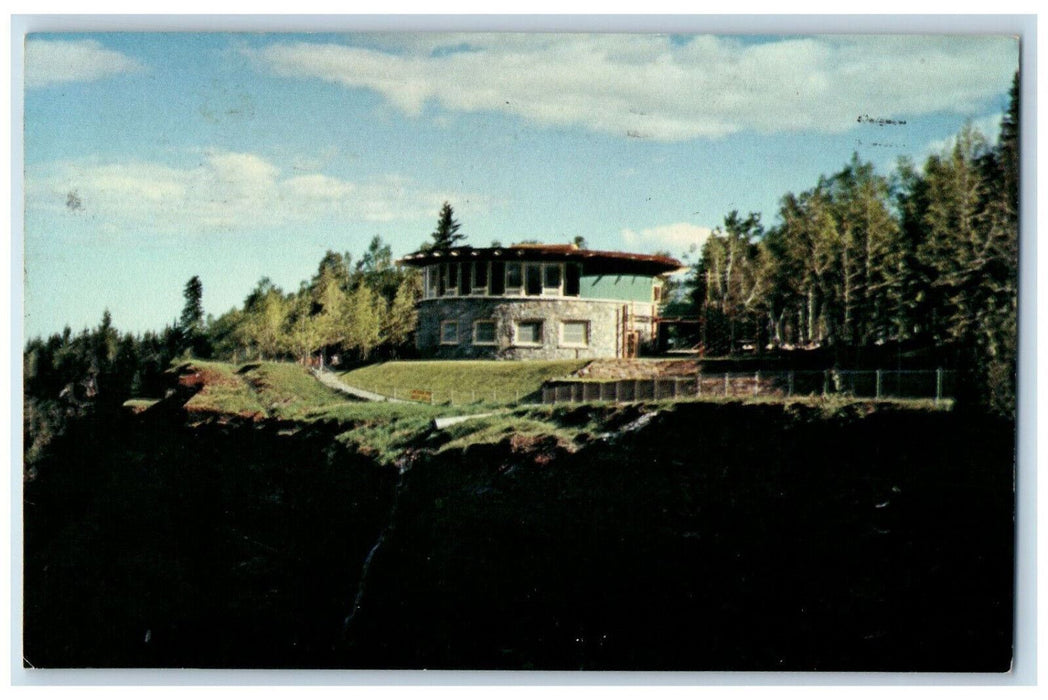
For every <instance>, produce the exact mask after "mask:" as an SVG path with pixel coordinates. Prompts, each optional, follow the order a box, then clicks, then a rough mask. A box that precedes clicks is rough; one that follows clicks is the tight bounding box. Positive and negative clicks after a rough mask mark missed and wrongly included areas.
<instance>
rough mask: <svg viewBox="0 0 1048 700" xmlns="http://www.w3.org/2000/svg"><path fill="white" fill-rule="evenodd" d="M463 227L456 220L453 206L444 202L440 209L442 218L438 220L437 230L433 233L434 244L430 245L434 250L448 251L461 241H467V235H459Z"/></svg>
mask: <svg viewBox="0 0 1048 700" xmlns="http://www.w3.org/2000/svg"><path fill="white" fill-rule="evenodd" d="M461 226H462V224H460V223H459V222H458V221H456V220H455V210H454V209H452V208H451V204H449V203H448V202H444V206H442V207H441V208H440V216H439V217H438V218H437V228H436V230H434V231H433V234H432V235H433V242H432V243H431V244H430V248H431V249H432V250H447V249H448V248H451V247H453V246H454V245H455V244H456V243H458V242H459V241H463V240H465V239H466V236H465V234H462V233H459V232H458V230H459V228H460V227H461Z"/></svg>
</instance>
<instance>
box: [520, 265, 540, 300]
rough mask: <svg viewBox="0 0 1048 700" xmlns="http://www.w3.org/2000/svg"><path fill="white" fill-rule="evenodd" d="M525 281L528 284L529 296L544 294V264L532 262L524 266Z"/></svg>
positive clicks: (527, 291) (527, 292)
mask: <svg viewBox="0 0 1048 700" xmlns="http://www.w3.org/2000/svg"><path fill="white" fill-rule="evenodd" d="M524 281H525V284H526V285H527V289H526V290H525V293H526V294H527V295H528V296H533V297H537V296H539V295H540V294H542V264H541V263H531V264H530V265H525V266H524Z"/></svg>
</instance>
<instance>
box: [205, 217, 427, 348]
mask: <svg viewBox="0 0 1048 700" xmlns="http://www.w3.org/2000/svg"><path fill="white" fill-rule="evenodd" d="M421 291H422V287H421V281H420V279H419V276H418V273H417V272H415V271H413V270H402V269H399V268H398V267H396V266H395V265H394V263H393V259H392V255H391V253H390V247H389V246H388V245H386V244H384V243H383V242H382V240H381V239H380V238H378V237H375V238H374V239H372V241H371V244H370V246H369V247H368V249H367V251H366V252H365V253H364V255H363V256H361V259H360V260H359V261H358V262H357V263H356V264H355V265H354V264H352V257H351V255H350V254H349V253H335V252H332V251H328V252H327V254H326V255H325V256H324V258H323V259H322V260H321V261H320V266H319V267H318V269H317V272H316V274H315V275H313V277H312V279H310V280H308V281H306V282H303V283H302V284H301V285H300V286H299V289H298V290H297V291H294V292H284V291H283V290H281V289H280V288H279V287H277V286H276V285H274V284H273V283H272V281H270V280H269V279H268V278H263V279H262V280H260V281H259V283H258V284H257V285H256V287H255V288H254V289H253V290H252V291H251V293H250V294H249V295H248V296H247V298H246V299H245V301H244V304H243V306H242V307H241V308H236V309H231V310H230V311H228V312H226V313H224V314H222V315H221V316H219V317H218V318H215V319H208V320H207V322H206V323H204V324H203V327H202V328H201V329H200V330H199V331H198V332H197V336H198V337H200V338H202V342H199V343H198V344H197V345H196V351H197V354H198V355H200V356H203V357H216V358H220V359H224V360H230V361H233V362H238V361H245V360H249V359H251V360H273V359H289V360H296V361H299V362H303V363H308V362H311V361H313V359H314V358H316V359H317V360H321V361H324V362H326V363H331V362H333V361H337V363H339V364H343V365H344V364H347V363H351V362H359V361H367V360H369V359H373V358H374V357H376V356H381V357H399V356H403V355H404V354H405V353H410V352H411V350H412V347H413V333H414V330H415V320H416V314H415V302H416V301H417V300H418V298H419V296H420V295H421ZM187 303H188V300H187Z"/></svg>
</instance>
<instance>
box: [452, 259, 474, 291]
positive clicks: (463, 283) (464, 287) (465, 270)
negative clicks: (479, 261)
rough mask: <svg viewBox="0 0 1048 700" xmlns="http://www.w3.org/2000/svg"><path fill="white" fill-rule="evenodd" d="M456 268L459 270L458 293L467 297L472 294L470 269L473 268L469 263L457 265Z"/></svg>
mask: <svg viewBox="0 0 1048 700" xmlns="http://www.w3.org/2000/svg"><path fill="white" fill-rule="evenodd" d="M455 267H457V268H458V270H459V275H458V280H459V288H458V292H459V295H460V296H467V295H468V294H469V293H470V284H469V283H470V279H469V277H470V275H469V268H470V267H472V265H470V264H469V263H457V264H456V265H455Z"/></svg>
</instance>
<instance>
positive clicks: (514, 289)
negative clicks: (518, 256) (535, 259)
mask: <svg viewBox="0 0 1048 700" xmlns="http://www.w3.org/2000/svg"><path fill="white" fill-rule="evenodd" d="M523 286H524V277H523V270H522V269H521V264H520V263H519V262H508V263H506V294H520V289H521V287H523Z"/></svg>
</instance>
